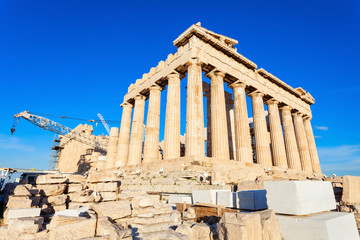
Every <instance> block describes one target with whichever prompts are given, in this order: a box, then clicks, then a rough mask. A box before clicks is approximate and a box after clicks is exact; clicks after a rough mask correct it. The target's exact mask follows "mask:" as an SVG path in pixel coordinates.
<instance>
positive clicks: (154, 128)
mask: <svg viewBox="0 0 360 240" xmlns="http://www.w3.org/2000/svg"><path fill="white" fill-rule="evenodd" d="M161 90H162V88H161V87H160V86H158V85H153V86H151V87H150V96H149V107H148V114H147V121H146V131H145V144H144V161H143V162H156V161H158V160H159V130H160V101H161Z"/></svg>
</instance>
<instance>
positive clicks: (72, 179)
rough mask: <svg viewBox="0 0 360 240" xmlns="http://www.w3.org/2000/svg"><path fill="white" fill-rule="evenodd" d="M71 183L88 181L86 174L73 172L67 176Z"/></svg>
mask: <svg viewBox="0 0 360 240" xmlns="http://www.w3.org/2000/svg"><path fill="white" fill-rule="evenodd" d="M67 178H68V182H69V183H82V182H85V181H86V178H85V176H83V175H80V174H71V175H68V176H67Z"/></svg>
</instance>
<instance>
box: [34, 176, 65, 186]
mask: <svg viewBox="0 0 360 240" xmlns="http://www.w3.org/2000/svg"><path fill="white" fill-rule="evenodd" d="M66 181H67V178H66V177H65V176H64V175H61V174H44V175H39V176H38V177H37V178H36V185H39V184H60V183H65V182H66Z"/></svg>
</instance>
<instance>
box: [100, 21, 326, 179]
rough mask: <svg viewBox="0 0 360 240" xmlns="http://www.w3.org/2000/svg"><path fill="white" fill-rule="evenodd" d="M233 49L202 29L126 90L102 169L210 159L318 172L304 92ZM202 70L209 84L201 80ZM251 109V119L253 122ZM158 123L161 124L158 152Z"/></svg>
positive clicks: (185, 38)
mask: <svg viewBox="0 0 360 240" xmlns="http://www.w3.org/2000/svg"><path fill="white" fill-rule="evenodd" d="M237 43H238V41H237V40H234V39H231V38H229V37H226V36H223V35H220V34H217V33H214V32H212V31H209V30H207V29H205V28H203V27H201V26H200V23H198V24H196V25H192V26H191V27H190V28H188V29H187V30H186V31H185V32H184V33H182V34H181V35H180V36H179V37H178V38H177V39H175V41H174V45H175V46H176V47H177V52H176V53H175V54H169V55H168V57H167V59H166V61H160V62H159V64H158V65H157V66H156V67H153V68H151V69H150V72H149V73H145V74H143V76H142V78H141V79H138V80H136V82H135V83H133V84H131V85H130V86H129V88H128V93H127V94H126V95H125V96H124V101H123V103H122V104H121V107H122V108H123V114H122V119H121V126H120V130H119V129H117V128H113V129H112V131H111V134H110V139H109V147H108V153H107V160H106V164H105V165H106V166H107V167H108V168H115V167H124V166H127V165H135V164H141V163H149V162H150V163H151V162H158V161H162V160H171V159H173V160H176V159H179V160H181V158H184V159H186V158H191V157H204V158H207V157H208V158H210V157H211V158H212V160H216V161H231V160H234V161H239V162H249V163H250V162H251V163H253V162H254V163H256V164H260V165H262V166H264V167H271V166H275V167H279V168H284V169H288V168H289V169H295V170H299V171H307V172H314V173H317V174H321V169H320V164H319V158H318V154H317V150H316V145H315V140H314V135H313V130H312V127H311V122H310V121H311V118H312V113H311V109H310V105H312V104H314V102H315V101H314V98H313V97H312V96H311V95H310V93H308V92H306V91H305V90H304V89H302V88H300V87H299V88H293V87H291V86H289V85H287V84H286V83H285V82H283V81H281V80H280V79H278V78H277V77H275V76H274V75H272V74H271V73H269V72H267V71H266V70H264V69H263V68H258V67H257V65H256V64H255V63H253V62H252V61H250V60H248V59H247V58H245V57H244V56H242V55H241V54H240V53H238V52H237V49H236V48H235V47H234V46H235V45H236V44H237ZM203 72H204V73H205V77H206V78H209V79H210V84H206V83H204V82H203V79H202V78H203V74H202V73H203ZM186 76H187V78H186V79H187V84H186V85H187V88H186V109H181V107H180V106H181V104H180V101H181V99H180V96H181V88H180V81H181V80H182V79H184V78H185V77H186ZM224 84H227V86H228V87H230V88H231V89H232V94H231V93H228V92H225V91H224ZM166 87H167V91H168V93H167V101H166V114H165V116H160V102H161V93H162V91H163V90H164V89H165V88H166ZM246 95H247V96H248V97H249V98H247V97H246ZM204 96H205V97H206V98H207V108H206V109H204V104H203V103H204V101H203V99H204ZM247 99H251V102H252V104H251V105H252V109H248V108H247V103H246V101H247ZM147 100H148V101H149V102H148V109H145V101H147ZM264 104H266V105H267V112H266V111H265V107H264ZM145 111H147V119H146V129H145V131H144V120H145V119H144V115H145ZM204 111H207V115H208V116H207V119H206V120H205V119H204ZM249 111H252V113H253V114H252V115H253V118H252V123H251V124H249V116H248V112H249ZM180 114H186V134H185V141H184V142H182V141H181V139H182V138H184V136H181V135H180V125H181V124H185V123H181V121H180ZM131 117H132V118H131ZM160 117H164V118H165V126H164V127H165V128H164V141H163V143H162V148H161V151H160V150H159V149H160V148H159V130H160ZM205 121H207V134H206V131H205V129H204V126H205ZM144 134H145V136H144ZM205 140H206V143H207V147H206V146H205ZM182 147H184V148H185V153H184V156H183V154H181V152H182ZM205 148H207V150H205Z"/></svg>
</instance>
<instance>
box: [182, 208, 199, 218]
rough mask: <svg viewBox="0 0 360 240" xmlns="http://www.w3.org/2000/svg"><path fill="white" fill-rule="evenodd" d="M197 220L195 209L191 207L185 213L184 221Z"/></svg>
mask: <svg viewBox="0 0 360 240" xmlns="http://www.w3.org/2000/svg"><path fill="white" fill-rule="evenodd" d="M195 218H196V213H195V209H194V208H192V207H189V208H187V209H186V210H185V212H184V219H185V220H194V219H195Z"/></svg>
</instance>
